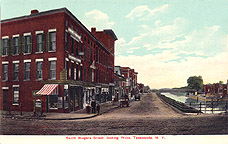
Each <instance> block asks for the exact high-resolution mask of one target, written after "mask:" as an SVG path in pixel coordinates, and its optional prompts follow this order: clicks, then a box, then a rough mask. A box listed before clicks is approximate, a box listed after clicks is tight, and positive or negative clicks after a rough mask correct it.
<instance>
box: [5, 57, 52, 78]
mask: <svg viewBox="0 0 228 144" xmlns="http://www.w3.org/2000/svg"><path fill="white" fill-rule="evenodd" d="M30 65H31V62H25V63H24V80H26V81H28V80H30V79H31V77H30V75H31V74H30ZM8 71H9V68H8V64H2V72H3V77H2V80H3V81H7V80H8ZM36 79H37V80H42V79H43V62H42V61H37V62H36ZM49 79H56V61H49ZM13 80H14V81H19V63H13Z"/></svg>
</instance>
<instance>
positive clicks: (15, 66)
mask: <svg viewBox="0 0 228 144" xmlns="http://www.w3.org/2000/svg"><path fill="white" fill-rule="evenodd" d="M13 80H14V81H18V80H19V63H14V64H13Z"/></svg>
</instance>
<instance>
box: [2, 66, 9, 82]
mask: <svg viewBox="0 0 228 144" xmlns="http://www.w3.org/2000/svg"><path fill="white" fill-rule="evenodd" d="M2 73H3V77H2V80H3V81H7V80H8V64H3V65H2Z"/></svg>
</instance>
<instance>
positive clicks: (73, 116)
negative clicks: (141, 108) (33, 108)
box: [0, 102, 119, 120]
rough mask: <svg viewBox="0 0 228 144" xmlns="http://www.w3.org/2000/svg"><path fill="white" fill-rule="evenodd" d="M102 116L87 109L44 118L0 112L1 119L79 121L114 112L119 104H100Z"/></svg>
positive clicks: (26, 113) (24, 113)
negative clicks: (88, 112)
mask: <svg viewBox="0 0 228 144" xmlns="http://www.w3.org/2000/svg"><path fill="white" fill-rule="evenodd" d="M100 106H101V107H100V114H97V113H96V114H91V113H90V114H87V113H86V110H85V109H82V110H78V111H76V112H72V113H43V115H44V116H42V117H34V116H32V115H33V113H32V112H22V115H21V113H20V112H18V111H12V112H11V115H10V114H9V112H8V111H0V115H1V117H5V118H12V119H40V120H77V119H88V118H93V117H96V116H98V115H102V114H104V113H107V112H109V111H111V110H114V109H116V108H118V107H119V102H116V103H114V104H113V103H112V102H106V103H102V104H100Z"/></svg>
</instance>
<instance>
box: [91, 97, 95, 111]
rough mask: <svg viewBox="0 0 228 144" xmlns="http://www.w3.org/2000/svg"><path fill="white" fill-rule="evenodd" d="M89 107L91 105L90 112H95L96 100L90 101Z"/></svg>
mask: <svg viewBox="0 0 228 144" xmlns="http://www.w3.org/2000/svg"><path fill="white" fill-rule="evenodd" d="M91 107H92V113H96V102H95V100H94V99H93V100H92V102H91Z"/></svg>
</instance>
